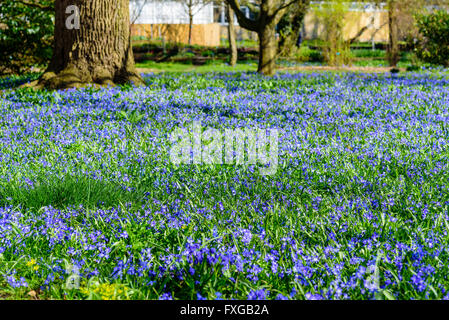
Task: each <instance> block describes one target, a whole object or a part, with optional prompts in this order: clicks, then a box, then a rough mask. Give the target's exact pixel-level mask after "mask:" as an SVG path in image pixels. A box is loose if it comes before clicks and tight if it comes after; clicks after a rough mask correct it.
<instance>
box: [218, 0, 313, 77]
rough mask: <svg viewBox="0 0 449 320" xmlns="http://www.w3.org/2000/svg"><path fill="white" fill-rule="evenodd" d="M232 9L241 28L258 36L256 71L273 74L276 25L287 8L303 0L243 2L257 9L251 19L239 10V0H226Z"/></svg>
mask: <svg viewBox="0 0 449 320" xmlns="http://www.w3.org/2000/svg"><path fill="white" fill-rule="evenodd" d="M226 1H227V2H228V3H229V5H230V6H231V7H232V9H233V10H234V12H235V14H236V16H237V20H238V22H239V24H240V26H241V27H242V28H245V29H247V30H250V31H254V32H256V33H257V35H258V37H259V65H258V68H257V71H258V72H259V73H262V74H265V75H273V74H274V72H275V63H276V55H277V43H276V25H277V24H278V22H279V21H280V19H281V18H282V16H283V15H284V14H285V13H286V12H287V10H288V8H289V7H290V6H292V5H293V4H295V3H297V2H302V1H304V0H255V1H254V2H255V5H254V6H252V4H251V2H249V3H248V2H247V3H245V5H247V6H250V5H251V6H252V7H254V8H255V9H256V10H253V11H257V17H256V18H255V19H251V18H248V17H246V15H245V13H244V12H243V11H242V10H241V3H240V2H239V0H226Z"/></svg>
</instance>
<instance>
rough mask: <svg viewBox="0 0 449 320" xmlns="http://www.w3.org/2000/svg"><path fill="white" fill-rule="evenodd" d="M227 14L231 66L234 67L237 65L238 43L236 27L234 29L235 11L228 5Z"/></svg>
mask: <svg viewBox="0 0 449 320" xmlns="http://www.w3.org/2000/svg"><path fill="white" fill-rule="evenodd" d="M226 13H227V15H228V40H229V51H230V54H231V56H230V59H229V64H230V65H231V66H232V67H233V66H235V65H236V64H237V54H238V52H237V42H236V40H235V27H234V11H233V10H232V8H231V6H230V5H229V4H228V5H227V10H226Z"/></svg>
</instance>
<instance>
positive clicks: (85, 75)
mask: <svg viewBox="0 0 449 320" xmlns="http://www.w3.org/2000/svg"><path fill="white" fill-rule="evenodd" d="M71 5H75V6H77V7H78V8H79V12H80V15H79V17H80V19H79V20H80V25H79V29H69V28H67V27H66V19H68V18H69V16H70V14H67V13H66V8H67V7H68V6H71ZM129 82H133V83H135V84H143V80H142V78H141V77H140V75H139V74H138V73H137V71H136V69H135V65H134V57H133V52H132V46H131V30H130V17H129V0H89V1H83V0H57V1H56V2H55V37H54V52H53V58H52V60H51V62H50V65H49V67H48V69H47V70H46V72H45V73H44V74H43V76H42V77H41V79H40V80H39V85H38V86H41V87H43V86H45V87H49V88H52V89H63V88H70V87H83V86H85V85H87V84H89V83H96V84H100V85H112V84H122V83H129Z"/></svg>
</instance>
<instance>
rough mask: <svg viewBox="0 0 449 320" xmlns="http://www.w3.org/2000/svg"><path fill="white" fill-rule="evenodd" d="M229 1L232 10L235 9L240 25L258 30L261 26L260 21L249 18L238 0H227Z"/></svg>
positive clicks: (251, 29)
mask: <svg viewBox="0 0 449 320" xmlns="http://www.w3.org/2000/svg"><path fill="white" fill-rule="evenodd" d="M226 2H227V3H229V5H230V6H231V8H232V10H234V12H235V15H236V16H237V20H238V21H239V24H240V26H242V27H243V28H245V29H248V30H250V31H258V30H259V28H260V21H259V19H257V20H252V19H249V18H247V17H246V16H245V14H244V13H243V11H242V10H241V9H240V4H239V2H238V0H226Z"/></svg>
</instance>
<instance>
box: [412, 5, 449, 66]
mask: <svg viewBox="0 0 449 320" xmlns="http://www.w3.org/2000/svg"><path fill="white" fill-rule="evenodd" d="M417 26H418V30H419V33H420V36H421V38H420V39H419V41H418V44H417V47H416V49H415V50H416V54H417V56H418V57H419V58H420V59H422V60H423V61H425V62H428V63H432V64H439V65H443V66H445V67H449V13H447V12H444V11H437V12H434V13H432V14H428V15H419V16H417Z"/></svg>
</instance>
